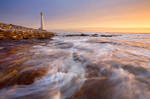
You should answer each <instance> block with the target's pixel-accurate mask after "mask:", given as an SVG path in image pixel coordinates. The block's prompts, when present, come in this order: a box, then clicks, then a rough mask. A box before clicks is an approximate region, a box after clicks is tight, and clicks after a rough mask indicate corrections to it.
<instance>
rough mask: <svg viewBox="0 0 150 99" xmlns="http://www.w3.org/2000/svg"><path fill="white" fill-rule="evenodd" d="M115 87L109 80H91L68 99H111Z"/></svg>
mask: <svg viewBox="0 0 150 99" xmlns="http://www.w3.org/2000/svg"><path fill="white" fill-rule="evenodd" d="M114 85H115V84H114V83H110V82H109V81H108V79H107V78H104V79H95V80H93V79H89V80H87V81H86V82H85V83H84V85H83V86H82V88H81V89H80V90H79V91H78V92H76V93H75V94H74V95H73V96H72V97H70V98H68V99H111V98H112V95H113V90H112V88H113V86H114Z"/></svg>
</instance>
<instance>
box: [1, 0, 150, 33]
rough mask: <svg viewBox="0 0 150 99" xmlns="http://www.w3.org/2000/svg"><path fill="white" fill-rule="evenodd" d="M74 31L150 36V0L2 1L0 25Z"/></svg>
mask: <svg viewBox="0 0 150 99" xmlns="http://www.w3.org/2000/svg"><path fill="white" fill-rule="evenodd" d="M41 11H42V12H44V15H45V16H44V19H45V29H46V30H50V31H74V32H146V33H150V0H0V22H3V23H8V24H17V25H22V26H26V27H32V28H39V27H40V12H41Z"/></svg>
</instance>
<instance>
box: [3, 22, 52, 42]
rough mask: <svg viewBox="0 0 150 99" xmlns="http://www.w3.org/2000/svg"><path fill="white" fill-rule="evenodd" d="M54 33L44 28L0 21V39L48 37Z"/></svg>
mask: <svg viewBox="0 0 150 99" xmlns="http://www.w3.org/2000/svg"><path fill="white" fill-rule="evenodd" d="M53 36H55V33H53V32H48V31H46V30H38V29H32V28H26V27H22V26H17V25H12V24H4V23H0V40H23V39H49V38H51V37H53Z"/></svg>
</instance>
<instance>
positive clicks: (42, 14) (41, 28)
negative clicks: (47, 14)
mask: <svg viewBox="0 0 150 99" xmlns="http://www.w3.org/2000/svg"><path fill="white" fill-rule="evenodd" d="M40 30H44V13H43V12H41V27H40Z"/></svg>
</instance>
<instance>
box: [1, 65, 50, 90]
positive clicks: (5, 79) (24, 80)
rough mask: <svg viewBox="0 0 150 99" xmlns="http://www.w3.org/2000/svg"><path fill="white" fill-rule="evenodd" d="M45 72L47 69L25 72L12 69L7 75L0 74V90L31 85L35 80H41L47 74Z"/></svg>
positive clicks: (41, 68)
mask: <svg viewBox="0 0 150 99" xmlns="http://www.w3.org/2000/svg"><path fill="white" fill-rule="evenodd" d="M47 71H48V68H47V67H40V68H35V69H32V70H29V71H25V72H20V71H18V70H17V69H14V70H12V71H10V72H9V73H7V74H5V73H0V77H1V79H0V88H6V87H9V86H13V85H29V84H32V83H33V82H34V80H35V79H37V78H41V77H42V76H44V75H45V74H46V73H47Z"/></svg>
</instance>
